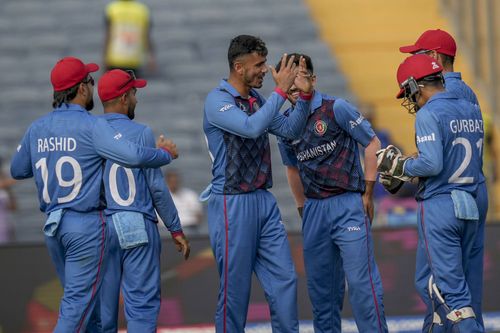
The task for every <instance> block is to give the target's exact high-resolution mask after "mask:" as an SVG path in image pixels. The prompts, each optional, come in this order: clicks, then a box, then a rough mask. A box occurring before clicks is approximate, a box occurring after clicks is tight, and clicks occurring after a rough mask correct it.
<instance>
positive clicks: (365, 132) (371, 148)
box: [333, 99, 380, 221]
mask: <svg viewBox="0 0 500 333" xmlns="http://www.w3.org/2000/svg"><path fill="white" fill-rule="evenodd" d="M333 107H334V112H335V119H336V120H337V123H338V124H339V126H340V127H341V128H342V129H343V130H344V131H346V132H347V133H349V135H350V136H351V137H352V138H353V139H354V140H355V141H356V142H358V143H359V144H361V145H362V146H363V147H364V148H365V160H364V165H365V170H364V173H365V193H364V194H363V205H364V207H365V212H366V214H367V215H368V218H369V219H370V221H372V220H373V214H374V204H373V187H374V186H375V181H376V180H377V155H376V152H377V151H378V150H379V149H380V140H379V139H378V138H377V136H376V135H375V132H374V131H373V129H372V126H371V124H370V123H369V122H368V120H366V119H365V118H364V117H363V116H362V115H361V114H360V113H359V112H358V110H356V108H355V107H354V106H353V105H352V104H350V103H348V102H347V101H345V100H343V99H338V100H336V101H335V104H334V106H333Z"/></svg>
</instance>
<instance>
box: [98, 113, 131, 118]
mask: <svg viewBox="0 0 500 333" xmlns="http://www.w3.org/2000/svg"><path fill="white" fill-rule="evenodd" d="M101 117H103V118H106V119H110V120H113V119H127V120H130V118H129V117H128V116H127V115H124V114H121V113H105V114H103V115H101Z"/></svg>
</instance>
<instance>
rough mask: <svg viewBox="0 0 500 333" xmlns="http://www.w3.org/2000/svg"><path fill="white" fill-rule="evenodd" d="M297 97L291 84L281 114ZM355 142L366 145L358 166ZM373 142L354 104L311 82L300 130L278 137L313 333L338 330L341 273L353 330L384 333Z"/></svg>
mask: <svg viewBox="0 0 500 333" xmlns="http://www.w3.org/2000/svg"><path fill="white" fill-rule="evenodd" d="M292 55H295V59H297V58H299V57H301V58H304V59H305V62H306V65H307V70H308V71H309V74H310V75H311V76H312V77H313V85H314V84H315V80H316V78H315V76H314V69H313V64H312V61H311V58H310V57H309V56H307V55H300V54H292ZM292 55H290V56H292ZM279 67H280V64H278V66H277V70H278V69H279ZM297 97H298V96H297V92H296V87H295V86H292V87H291V89H290V90H289V91H288V100H289V101H290V102H291V104H292V108H290V109H288V110H287V111H285V115H288V116H292V115H293V114H294V113H295V112H297V110H296V105H297ZM358 144H361V145H362V146H363V147H365V172H363V170H362V168H361V162H360V158H359V151H358ZM378 149H380V141H379V139H378V138H377V136H376V135H375V133H374V132H373V130H372V128H371V125H370V123H369V122H368V121H367V120H366V119H364V117H363V116H361V114H359V112H358V111H357V110H356V109H355V108H354V106H352V105H351V104H350V103H348V102H347V101H345V100H343V99H340V98H334V97H331V96H328V95H325V94H322V93H321V92H319V91H318V90H316V89H315V90H314V92H313V98H312V101H311V107H310V112H309V115H308V118H307V124H306V128H305V130H304V132H303V133H302V135H301V137H300V138H299V139H298V140H280V152H281V156H282V159H283V163H284V164H285V165H286V166H287V175H288V179H289V185H290V188H291V190H292V193H293V194H294V197H295V199H296V201H297V202H298V203H299V206H298V207H299V208H300V203H304V205H303V207H304V209H303V216H302V217H303V220H302V233H303V237H304V243H303V246H304V265H305V268H306V275H307V288H308V291H309V298H310V299H311V304H312V307H313V314H314V331H315V332H324V333H326V332H328V333H330V332H340V331H341V318H340V312H341V309H342V304H343V300H344V273H345V278H346V279H347V284H348V286H349V300H350V303H351V305H352V309H353V313H354V318H355V320H356V325H357V327H358V330H359V332H366V333H375V332H379V333H382V332H387V323H386V320H385V315H384V305H383V300H382V298H383V289H382V282H381V278H380V274H379V271H378V268H377V265H376V263H375V258H374V253H373V241H372V237H371V229H370V227H371V220H372V219H373V186H374V184H375V180H376V177H377V162H376V161H377V158H376V155H375V153H376V151H377V150H378ZM299 212H300V210H299Z"/></svg>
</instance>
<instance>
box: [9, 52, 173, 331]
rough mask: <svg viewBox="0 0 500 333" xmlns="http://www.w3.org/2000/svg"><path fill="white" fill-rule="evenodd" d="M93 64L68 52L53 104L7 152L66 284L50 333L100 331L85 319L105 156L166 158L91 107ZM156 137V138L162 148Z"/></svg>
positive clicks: (138, 163) (132, 160)
mask: <svg viewBox="0 0 500 333" xmlns="http://www.w3.org/2000/svg"><path fill="white" fill-rule="evenodd" d="M98 69H99V66H97V65H96V64H93V63H90V64H85V63H83V62H82V61H81V60H80V59H77V58H74V57H66V58H63V59H61V60H59V61H58V62H57V64H56V65H55V66H54V68H53V69H52V72H51V75H50V79H51V82H52V86H53V88H54V99H53V107H54V111H53V112H50V113H49V114H47V115H45V116H43V117H41V118H39V119H38V120H36V121H35V122H33V123H32V124H31V126H30V127H29V129H28V130H27V132H26V134H25V135H24V137H23V139H22V141H21V143H20V145H19V146H18V148H17V152H16V154H15V155H14V157H13V159H12V164H11V170H10V172H11V174H12V176H13V177H14V178H15V179H24V178H31V177H34V178H35V182H36V185H37V189H38V197H39V200H40V210H41V211H42V212H44V213H46V214H47V215H48V218H47V221H46V223H45V225H44V228H43V231H44V234H45V242H46V244H47V247H48V250H49V254H50V256H51V258H52V261H53V262H54V264H55V266H56V271H57V274H58V276H59V279H60V280H61V283H62V286H63V288H64V295H63V298H62V300H61V305H60V308H59V318H58V321H57V325H56V327H55V329H54V332H84V331H85V330H86V329H88V331H91V332H99V331H100V327H99V326H98V325H99V323H98V322H97V321H96V318H95V317H94V318H93V319H92V320H91V319H90V317H91V314H92V313H93V310H94V308H95V305H96V301H97V295H98V293H99V291H100V287H101V283H102V276H103V269H102V268H103V265H104V262H105V259H106V258H105V244H106V229H105V228H106V219H105V216H104V214H103V208H104V207H103V206H102V201H101V200H100V198H101V184H102V177H103V168H102V165H103V162H104V159H109V160H112V161H114V162H115V163H119V164H120V165H124V166H128V167H142V166H144V167H153V168H154V167H160V166H162V165H165V164H168V163H169V162H170V161H171V160H172V156H171V154H170V153H168V152H166V151H164V150H163V149H153V148H146V147H143V146H142V145H137V144H134V143H132V142H129V141H126V140H124V139H123V138H122V137H121V136H120V134H119V133H117V132H116V131H115V130H114V129H113V128H112V127H111V126H109V124H108V123H107V122H106V120H104V119H100V118H98V117H95V116H93V115H91V114H90V113H89V111H90V110H91V109H92V108H93V93H94V79H93V78H92V76H91V73H93V72H96V71H97V70H98ZM164 141H165V140H164V139H162V140H160V141H159V142H158V144H159V145H160V146H162V147H165V148H168V147H169V145H168V144H167V143H165V142H164Z"/></svg>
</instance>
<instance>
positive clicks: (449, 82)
mask: <svg viewBox="0 0 500 333" xmlns="http://www.w3.org/2000/svg"><path fill="white" fill-rule="evenodd" d="M443 77H444V81H445V84H446V86H445V88H446V91H448V92H452V93H454V94H456V95H457V96H458V97H460V98H463V99H465V100H466V101H469V102H470V103H472V104H475V105H479V102H478V100H477V97H476V94H475V93H474V91H472V89H471V88H470V87H469V86H468V85H467V84H465V82H464V81H463V80H462V74H460V73H459V72H446V73H444V74H443Z"/></svg>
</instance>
